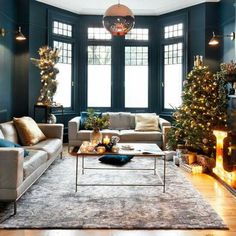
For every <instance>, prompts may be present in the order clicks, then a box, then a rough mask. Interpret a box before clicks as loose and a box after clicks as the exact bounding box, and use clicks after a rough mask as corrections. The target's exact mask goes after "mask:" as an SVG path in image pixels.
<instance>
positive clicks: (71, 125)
mask: <svg viewBox="0 0 236 236" xmlns="http://www.w3.org/2000/svg"><path fill="white" fill-rule="evenodd" d="M79 125H80V116H77V117H74V118H73V119H71V120H70V121H69V122H68V138H69V140H70V139H76V136H77V132H78V131H79Z"/></svg>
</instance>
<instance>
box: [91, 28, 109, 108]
mask: <svg viewBox="0 0 236 236" xmlns="http://www.w3.org/2000/svg"><path fill="white" fill-rule="evenodd" d="M88 39H89V40H91V42H93V45H89V46H88V77H87V89H88V90H87V103H88V104H87V105H88V107H111V46H106V45H100V43H99V42H100V41H99V40H109V39H111V35H110V34H108V33H107V32H106V31H105V29H103V28H88Z"/></svg>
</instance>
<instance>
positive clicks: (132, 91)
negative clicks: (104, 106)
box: [125, 29, 148, 108]
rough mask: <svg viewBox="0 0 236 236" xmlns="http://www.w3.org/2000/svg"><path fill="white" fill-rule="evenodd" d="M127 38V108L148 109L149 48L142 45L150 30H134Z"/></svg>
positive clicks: (146, 39)
mask: <svg viewBox="0 0 236 236" xmlns="http://www.w3.org/2000/svg"><path fill="white" fill-rule="evenodd" d="M125 38H126V40H127V41H126V44H127V45H128V46H125V108H148V46H141V45H140V44H143V41H148V29H133V30H131V32H130V33H128V34H127V35H126V37H125ZM131 41H132V46H131V45H129V44H130V42H131Z"/></svg>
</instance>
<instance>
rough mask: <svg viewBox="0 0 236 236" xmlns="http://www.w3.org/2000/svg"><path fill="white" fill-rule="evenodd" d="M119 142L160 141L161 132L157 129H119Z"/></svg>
mask: <svg viewBox="0 0 236 236" xmlns="http://www.w3.org/2000/svg"><path fill="white" fill-rule="evenodd" d="M120 139H121V140H120V142H122V141H125V142H131V143H132V142H135V141H139V142H140V141H142V142H144V141H152V142H153V141H154V142H157V141H161V140H162V134H161V132H159V131H135V130H121V131H120Z"/></svg>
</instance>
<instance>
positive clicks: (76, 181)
mask: <svg viewBox="0 0 236 236" xmlns="http://www.w3.org/2000/svg"><path fill="white" fill-rule="evenodd" d="M77 187H78V155H77V156H76V165H75V192H77Z"/></svg>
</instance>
